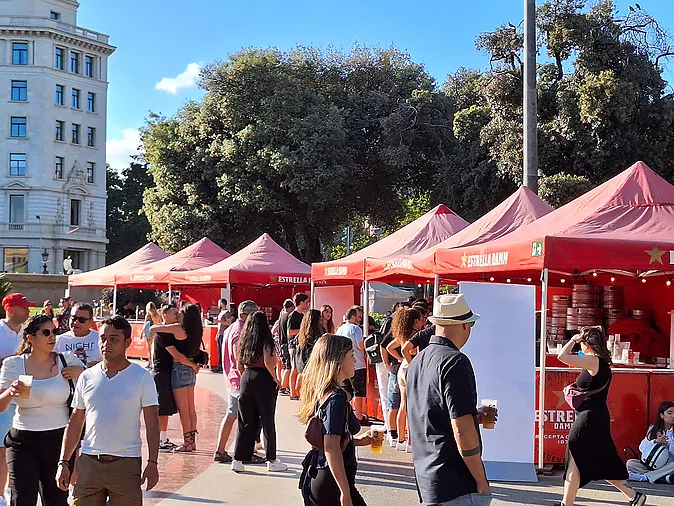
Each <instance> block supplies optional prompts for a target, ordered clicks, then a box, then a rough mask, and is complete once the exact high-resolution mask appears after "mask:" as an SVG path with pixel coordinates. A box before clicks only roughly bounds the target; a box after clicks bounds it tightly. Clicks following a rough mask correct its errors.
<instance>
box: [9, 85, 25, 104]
mask: <svg viewBox="0 0 674 506" xmlns="http://www.w3.org/2000/svg"><path fill="white" fill-rule="evenodd" d="M12 100H14V101H16V102H25V101H26V100H28V82H27V81H12Z"/></svg>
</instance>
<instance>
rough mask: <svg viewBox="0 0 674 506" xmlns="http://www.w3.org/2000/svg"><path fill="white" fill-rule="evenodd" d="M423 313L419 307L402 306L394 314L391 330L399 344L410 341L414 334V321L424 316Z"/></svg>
mask: <svg viewBox="0 0 674 506" xmlns="http://www.w3.org/2000/svg"><path fill="white" fill-rule="evenodd" d="M423 316H424V315H423V314H422V313H421V311H420V310H419V309H417V308H414V307H412V308H409V307H402V308H400V309H398V311H396V312H395V314H394V315H393V321H392V322H391V332H392V333H393V339H394V340H396V341H397V342H398V344H401V345H402V344H403V343H405V342H407V341H409V340H410V339H411V338H412V337H413V336H414V332H415V331H414V322H416V321H417V320H420V319H421V318H423Z"/></svg>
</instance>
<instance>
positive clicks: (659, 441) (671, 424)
mask: <svg viewBox="0 0 674 506" xmlns="http://www.w3.org/2000/svg"><path fill="white" fill-rule="evenodd" d="M639 451H640V452H641V460H637V459H632V460H628V461H627V471H628V473H629V476H630V480H633V481H650V482H651V483H668V484H669V485H674V402H672V401H665V402H663V403H662V404H660V407H659V408H658V416H657V418H656V419H655V423H653V425H651V426H650V427H649V428H648V433H647V434H646V437H645V438H644V439H643V441H642V442H641V444H640V445H639ZM656 461H658V462H657V464H656ZM647 463H648V465H647ZM655 467H657V469H656V468H655Z"/></svg>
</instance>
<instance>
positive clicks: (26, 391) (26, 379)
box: [19, 374, 33, 400]
mask: <svg viewBox="0 0 674 506" xmlns="http://www.w3.org/2000/svg"><path fill="white" fill-rule="evenodd" d="M19 381H20V382H21V383H23V386H22V387H21V390H20V391H19V399H24V400H25V399H28V398H30V389H31V388H32V386H33V377H32V376H31V375H30V374H20V375H19Z"/></svg>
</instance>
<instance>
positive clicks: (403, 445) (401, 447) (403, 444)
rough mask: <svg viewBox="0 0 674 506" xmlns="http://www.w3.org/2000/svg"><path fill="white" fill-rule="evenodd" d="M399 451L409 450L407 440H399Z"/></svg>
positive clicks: (397, 444) (397, 449) (397, 446)
mask: <svg viewBox="0 0 674 506" xmlns="http://www.w3.org/2000/svg"><path fill="white" fill-rule="evenodd" d="M396 451H397V452H406V451H407V441H398V442H397V443H396Z"/></svg>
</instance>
